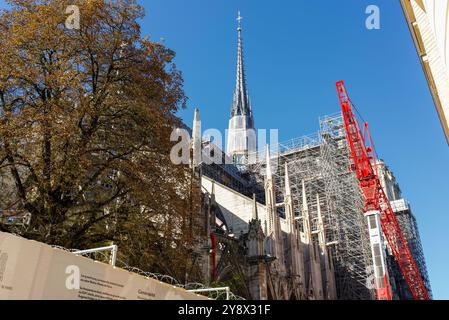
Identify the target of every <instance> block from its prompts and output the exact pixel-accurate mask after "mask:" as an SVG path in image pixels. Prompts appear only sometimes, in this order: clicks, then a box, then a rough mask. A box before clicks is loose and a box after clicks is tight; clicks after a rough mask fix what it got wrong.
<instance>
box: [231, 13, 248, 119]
mask: <svg viewBox="0 0 449 320" xmlns="http://www.w3.org/2000/svg"><path fill="white" fill-rule="evenodd" d="M242 19H243V18H242V16H241V15H240V11H239V12H238V17H237V21H238V28H237V32H238V52H237V75H236V83H235V90H234V99H233V102H232V110H231V117H235V116H248V117H251V118H252V110H251V102H250V100H249V95H248V91H247V89H246V76H245V65H244V59H243V40H242Z"/></svg>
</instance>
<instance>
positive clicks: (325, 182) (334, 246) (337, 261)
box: [247, 114, 373, 300]
mask: <svg viewBox="0 0 449 320" xmlns="http://www.w3.org/2000/svg"><path fill="white" fill-rule="evenodd" d="M270 151H271V155H272V160H271V162H272V165H273V164H276V165H277V168H275V170H274V172H275V180H276V192H277V195H276V197H277V201H278V203H282V202H283V193H284V190H285V189H284V167H285V164H286V163H287V166H288V172H289V176H290V184H291V189H292V198H293V199H292V200H293V205H294V210H295V215H296V217H297V221H298V228H299V230H300V231H303V222H302V212H301V208H302V204H303V203H302V202H303V197H302V181H304V185H305V189H306V198H307V203H308V207H309V215H310V219H311V227H312V234H313V241H315V242H317V241H318V236H317V233H318V201H319V206H320V209H321V213H322V216H323V220H324V227H325V236H326V245H327V247H328V249H329V252H330V253H331V256H332V258H333V264H334V268H335V278H336V286H337V296H338V299H345V300H347V299H372V298H373V291H372V290H371V289H369V288H370V284H369V281H368V279H369V278H370V272H371V271H370V267H369V266H370V265H371V263H370V253H369V240H368V236H367V229H366V223H365V221H364V216H363V195H362V194H361V191H360V188H359V184H358V181H357V178H356V176H355V174H354V173H352V172H350V170H349V168H350V161H349V157H350V152H349V148H348V146H347V142H346V136H345V131H344V126H343V118H342V116H341V115H340V114H338V115H332V116H325V117H323V118H321V119H320V131H319V132H318V133H317V134H313V135H308V136H305V137H302V138H298V139H293V140H291V141H288V142H287V143H280V144H279V145H276V146H270ZM258 159H260V161H259V162H258V164H256V165H251V166H248V167H247V169H248V170H250V171H252V172H253V176H255V178H254V182H255V183H258V184H260V182H261V181H263V174H264V171H265V170H264V168H265V163H264V162H265V161H264V160H263V159H265V157H264V156H262V155H261V154H259V157H258ZM255 189H257V188H255ZM317 195H318V197H317ZM259 196H262V195H261V194H260V195H259ZM278 210H279V214H280V215H281V216H283V215H284V213H283V209H282V207H279V209H278Z"/></svg>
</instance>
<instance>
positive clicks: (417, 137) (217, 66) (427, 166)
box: [142, 0, 449, 299]
mask: <svg viewBox="0 0 449 320" xmlns="http://www.w3.org/2000/svg"><path fill="white" fill-rule="evenodd" d="M143 3H144V6H145V8H146V11H147V17H146V18H145V20H144V21H143V24H142V25H143V33H144V34H148V35H150V36H151V38H152V39H153V40H159V39H160V38H164V41H165V44H166V45H167V46H169V47H170V48H172V49H173V50H175V51H176V52H177V58H176V63H177V65H178V67H179V68H180V69H181V70H182V72H183V74H184V79H185V91H186V93H187V95H188V96H189V107H188V109H187V110H185V111H183V112H181V113H180V115H181V116H182V117H183V119H184V120H185V121H186V122H187V123H188V124H190V123H191V120H192V117H193V108H194V107H199V108H200V110H201V118H202V125H203V129H204V128H217V129H220V130H224V129H225V128H226V126H227V123H228V116H229V112H230V106H231V101H232V92H233V88H234V84H235V64H236V50H237V49H236V37H237V33H236V15H237V11H238V9H240V10H241V13H242V16H243V18H244V20H243V37H244V49H245V63H246V72H247V80H248V87H249V92H250V95H251V99H252V101H253V108H254V113H255V122H256V126H257V127H258V128H266V129H270V128H278V129H279V130H280V132H279V135H280V140H281V141H284V140H288V139H290V138H294V137H299V136H302V135H305V134H309V133H313V132H315V131H317V130H318V117H319V116H321V115H325V114H331V113H335V112H338V111H339V105H338V99H337V95H336V91H335V82H336V81H337V80H340V79H344V80H345V82H346V85H347V87H348V90H349V93H350V95H351V98H352V100H353V101H354V103H355V104H356V105H357V108H358V109H359V110H360V111H361V113H362V114H363V117H364V118H365V119H366V120H368V121H369V123H370V127H371V132H372V135H373V139H374V140H375V144H376V148H377V152H378V154H379V156H380V157H381V158H383V159H384V160H385V161H386V162H387V164H388V165H389V166H390V169H391V170H392V171H393V172H394V174H395V175H396V177H397V179H398V180H399V183H400V185H401V188H402V191H403V195H404V197H405V198H407V199H408V200H409V201H410V203H411V205H412V208H413V210H414V212H415V214H416V216H417V219H418V223H419V227H420V232H421V237H422V243H423V246H424V251H425V255H426V258H427V265H428V269H429V273H430V279H431V282H432V288H433V293H434V298H436V299H449V275H448V272H447V270H448V268H447V266H448V265H449V250H448V249H447V247H448V246H449V229H448V226H449V201H448V199H449V184H448V181H449V147H448V145H447V144H446V142H445V139H444V136H443V132H442V129H441V126H440V123H439V120H438V116H437V113H436V111H435V107H434V104H433V101H432V98H431V95H430V92H429V90H428V87H427V83H426V81H425V77H424V75H423V72H422V69H421V65H420V63H419V60H418V57H417V54H416V50H415V47H414V45H413V42H412V39H411V37H410V34H409V30H408V28H407V25H406V22H405V19H404V17H403V13H402V9H401V7H400V5H399V1H392V0H370V1H364V0H344V1H334V0H326V1H325V0H319V1H318V0H314V1H306V0H290V1H286V0H283V1H263V0H258V1H255V0H232V1H230V0H213V1H211V0H190V1H184V0H152V1H144V2H143ZM370 4H375V5H377V6H379V8H380V14H381V29H380V30H367V29H366V28H365V20H366V17H367V15H366V14H365V9H366V7H367V6H368V5H370Z"/></svg>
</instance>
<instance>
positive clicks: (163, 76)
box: [0, 0, 198, 277]
mask: <svg viewBox="0 0 449 320" xmlns="http://www.w3.org/2000/svg"><path fill="white" fill-rule="evenodd" d="M8 2H9V4H10V6H11V8H10V9H9V10H7V11H3V12H1V14H0V42H1V44H2V50H1V52H0V177H3V179H0V187H1V188H2V194H3V195H4V197H3V199H2V198H1V196H0V205H1V206H2V207H0V209H3V210H7V209H10V210H11V209H13V210H18V211H20V210H23V211H26V212H28V213H30V214H31V220H30V224H29V226H28V228H27V229H26V230H25V231H23V233H22V234H23V236H25V237H27V238H30V239H35V240H38V241H42V242H46V243H48V244H55V245H61V246H64V247H67V248H80V249H81V248H89V247H93V246H96V245H101V244H104V243H107V242H110V241H114V242H115V243H118V244H119V246H120V252H122V253H124V254H126V258H129V259H130V260H132V261H131V263H134V264H135V266H138V267H141V268H145V269H149V268H153V269H152V270H153V271H161V272H165V273H169V274H170V273H171V274H173V275H176V276H178V277H179V276H180V274H181V273H182V272H181V271H180V270H179V268H180V266H179V265H180V263H179V259H188V255H189V254H190V253H191V250H192V246H193V239H192V237H190V236H189V233H188V232H186V230H188V228H190V227H191V226H192V221H191V220H192V219H191V218H190V217H191V214H192V212H191V209H190V208H191V204H192V202H195V203H197V202H198V201H197V200H194V199H193V198H192V197H193V196H192V193H191V192H189V190H191V185H190V182H189V181H190V180H189V170H188V168H186V167H184V166H175V165H173V164H172V163H171V162H170V158H169V154H170V148H171V142H170V141H169V137H170V133H171V131H172V129H173V128H174V127H176V126H179V125H180V119H178V118H177V117H176V115H175V114H176V112H177V111H178V110H179V109H180V108H183V107H184V106H185V103H186V97H185V95H184V92H183V88H182V84H183V80H182V76H181V73H180V72H179V71H178V70H177V69H176V66H175V64H174V62H173V59H174V56H175V54H174V52H173V51H171V50H169V49H167V48H166V47H165V46H163V45H162V44H160V43H155V42H151V41H150V40H148V39H143V38H142V37H141V34H140V27H139V25H138V23H137V20H138V19H140V18H142V17H143V14H144V13H143V9H142V8H141V7H140V6H138V5H137V4H136V1H132V0H120V1H109V0H108V1H106V0H89V1H87V0H86V1H82V0H79V1H73V0H72V1H67V0H8ZM73 4H75V5H77V6H78V8H79V11H80V26H79V29H76V28H75V29H73V28H67V27H66V25H65V22H66V19H67V17H68V15H67V14H66V8H67V6H68V5H73ZM2 181H4V182H2ZM12 195H13V197H12ZM195 196H196V197H197V196H198V195H195ZM195 208H196V207H195ZM195 210H196V209H195ZM1 228H2V230H6V231H8V230H10V228H11V226H9V225H7V224H1ZM181 249H183V250H181ZM184 249H185V250H184ZM162 253H164V255H172V256H171V257H172V258H173V261H170V257H168V260H165V261H159V260H160V259H158V256H160V255H161V254H162ZM181 265H186V262H185V261H184V262H183V263H182V264H181Z"/></svg>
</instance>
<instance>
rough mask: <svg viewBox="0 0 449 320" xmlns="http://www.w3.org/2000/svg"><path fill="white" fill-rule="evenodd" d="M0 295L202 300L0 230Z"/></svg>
mask: <svg viewBox="0 0 449 320" xmlns="http://www.w3.org/2000/svg"><path fill="white" fill-rule="evenodd" d="M0 299H2V300H5V299H15V300H26V299H30V300H200V299H207V298H206V297H204V296H200V295H196V294H193V293H190V292H188V291H186V290H184V289H181V288H177V287H174V286H171V285H168V284H165V283H162V282H159V281H157V280H154V279H149V278H145V277H143V276H140V275H138V274H134V273H130V272H128V271H126V270H123V269H120V268H115V267H113V266H111V265H107V264H104V263H100V262H97V261H94V260H91V259H88V258H85V257H80V256H76V255H74V254H73V253H70V252H68V251H64V250H61V249H56V248H53V247H51V246H48V245H46V244H43V243H39V242H35V241H29V240H26V239H23V238H20V237H17V236H14V235H11V234H8V233H2V232H0Z"/></svg>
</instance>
